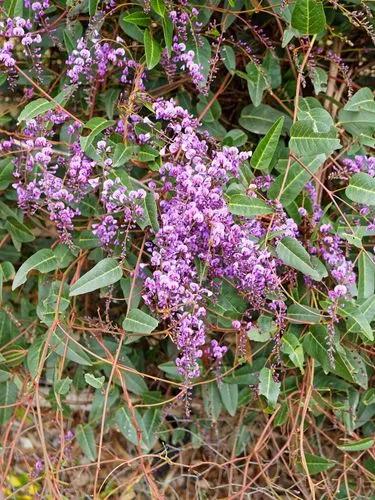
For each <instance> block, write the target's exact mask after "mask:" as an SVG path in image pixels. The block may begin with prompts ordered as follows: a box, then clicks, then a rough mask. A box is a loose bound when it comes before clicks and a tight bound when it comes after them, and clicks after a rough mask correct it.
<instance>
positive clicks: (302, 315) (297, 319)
mask: <svg viewBox="0 0 375 500" xmlns="http://www.w3.org/2000/svg"><path fill="white" fill-rule="evenodd" d="M321 319H322V317H321V315H320V311H319V310H318V309H314V308H313V307H309V306H305V305H304V304H293V305H291V306H289V307H288V320H289V321H290V323H296V324H299V325H315V324H317V323H320V321H321Z"/></svg>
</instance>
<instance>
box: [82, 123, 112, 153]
mask: <svg viewBox="0 0 375 500" xmlns="http://www.w3.org/2000/svg"><path fill="white" fill-rule="evenodd" d="M114 123H115V122H114V121H113V120H106V119H105V118H100V117H98V116H96V117H95V118H91V120H89V121H88V122H87V123H86V124H85V128H88V129H90V131H91V132H90V133H89V135H88V136H86V137H81V139H80V141H81V146H82V149H83V150H84V151H85V152H86V151H87V150H88V149H89V147H90V146H91V144H92V143H93V141H94V139H95V137H96V136H97V135H99V134H100V132H103V130H105V129H106V128H108V127H110V126H111V125H113V124H114Z"/></svg>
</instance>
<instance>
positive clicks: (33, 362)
mask: <svg viewBox="0 0 375 500" xmlns="http://www.w3.org/2000/svg"><path fill="white" fill-rule="evenodd" d="M44 343H45V337H44V335H43V336H41V337H37V338H36V339H35V340H34V342H33V343H32V344H31V346H30V347H29V349H28V352H27V358H26V366H27V369H28V370H29V372H30V375H31V377H32V378H33V379H34V378H35V377H36V376H37V374H38V368H39V361H40V355H41V352H42V350H43V347H44Z"/></svg>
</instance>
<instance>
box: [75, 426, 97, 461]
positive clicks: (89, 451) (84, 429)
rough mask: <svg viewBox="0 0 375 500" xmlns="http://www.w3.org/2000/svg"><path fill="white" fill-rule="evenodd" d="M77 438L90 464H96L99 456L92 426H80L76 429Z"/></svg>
mask: <svg viewBox="0 0 375 500" xmlns="http://www.w3.org/2000/svg"><path fill="white" fill-rule="evenodd" d="M76 438H77V441H78V444H79V446H80V448H81V450H82V451H83V453H84V454H85V455H86V457H87V458H88V459H89V460H90V462H94V461H95V460H96V457H97V454H96V444H95V433H94V429H93V428H92V426H91V425H90V424H86V425H78V426H77V428H76Z"/></svg>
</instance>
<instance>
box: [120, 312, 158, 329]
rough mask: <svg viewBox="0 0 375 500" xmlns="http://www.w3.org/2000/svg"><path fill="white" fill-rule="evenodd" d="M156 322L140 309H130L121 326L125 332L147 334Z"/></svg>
mask: <svg viewBox="0 0 375 500" xmlns="http://www.w3.org/2000/svg"><path fill="white" fill-rule="evenodd" d="M158 324H159V323H158V321H157V320H156V319H155V318H153V317H152V316H150V315H149V314H146V313H145V312H143V311H141V310H140V309H132V310H131V311H129V314H128V315H127V316H126V318H125V319H124V321H123V323H122V327H123V329H124V330H126V331H127V332H132V333H142V334H148V333H151V332H152V331H154V330H155V328H156V327H157V326H158Z"/></svg>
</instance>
